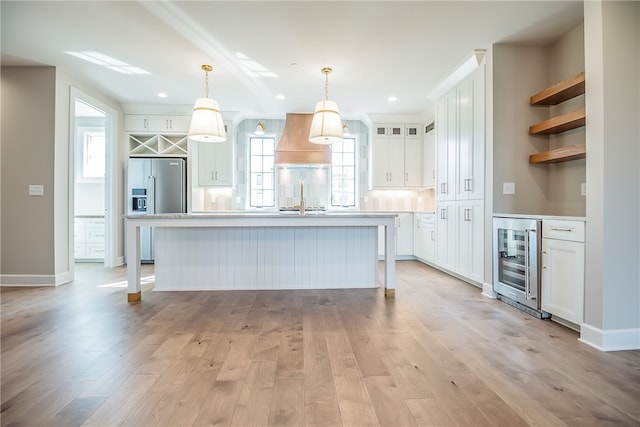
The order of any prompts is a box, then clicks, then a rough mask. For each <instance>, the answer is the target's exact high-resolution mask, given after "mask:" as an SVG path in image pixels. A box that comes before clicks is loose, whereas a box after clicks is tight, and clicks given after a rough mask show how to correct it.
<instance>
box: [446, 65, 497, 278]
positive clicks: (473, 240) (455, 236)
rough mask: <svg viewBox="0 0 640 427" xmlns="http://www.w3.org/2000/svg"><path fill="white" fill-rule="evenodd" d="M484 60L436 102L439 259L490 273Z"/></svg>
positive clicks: (466, 270)
mask: <svg viewBox="0 0 640 427" xmlns="http://www.w3.org/2000/svg"><path fill="white" fill-rule="evenodd" d="M484 131H485V84H484V66H481V67H480V68H478V70H476V71H475V72H474V73H472V74H471V75H469V76H468V77H467V78H466V79H464V80H463V81H462V82H461V83H459V84H458V85H457V86H456V87H455V88H454V89H452V90H451V91H450V92H449V93H447V94H446V95H445V96H444V97H443V98H442V99H441V100H440V101H438V103H437V104H436V137H435V145H436V188H435V190H436V191H435V195H436V214H437V227H436V228H437V230H436V231H437V232H436V236H437V240H436V265H437V266H438V267H441V268H443V269H446V270H449V271H451V272H454V273H456V274H458V275H460V276H461V277H463V278H466V279H470V280H471V281H474V282H477V283H481V282H482V281H483V279H484V244H483V235H484V225H485V224H484V200H483V199H484V173H485V168H484V147H485V138H484Z"/></svg>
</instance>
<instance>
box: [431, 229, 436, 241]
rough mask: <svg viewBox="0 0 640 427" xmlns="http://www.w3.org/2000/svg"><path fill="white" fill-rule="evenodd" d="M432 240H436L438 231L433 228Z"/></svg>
mask: <svg viewBox="0 0 640 427" xmlns="http://www.w3.org/2000/svg"><path fill="white" fill-rule="evenodd" d="M431 240H436V232H435V231H433V230H431Z"/></svg>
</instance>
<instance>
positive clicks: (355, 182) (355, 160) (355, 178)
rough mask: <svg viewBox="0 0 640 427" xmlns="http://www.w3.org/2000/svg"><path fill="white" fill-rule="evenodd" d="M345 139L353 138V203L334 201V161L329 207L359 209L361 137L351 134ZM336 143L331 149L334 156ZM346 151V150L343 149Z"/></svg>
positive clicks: (330, 182) (334, 208)
mask: <svg viewBox="0 0 640 427" xmlns="http://www.w3.org/2000/svg"><path fill="white" fill-rule="evenodd" d="M344 139H352V140H353V205H337V204H334V203H333V186H334V180H333V168H334V164H333V162H332V164H331V176H330V178H329V192H330V194H329V208H330V209H331V210H354V209H359V205H360V203H359V197H358V194H359V188H358V173H359V171H358V169H359V167H358V155H359V150H358V147H359V137H358V135H349V136H345V137H344ZM335 145H336V144H332V145H331V150H332V156H333V147H334V146H335ZM342 152H343V153H344V151H342ZM341 166H344V165H341Z"/></svg>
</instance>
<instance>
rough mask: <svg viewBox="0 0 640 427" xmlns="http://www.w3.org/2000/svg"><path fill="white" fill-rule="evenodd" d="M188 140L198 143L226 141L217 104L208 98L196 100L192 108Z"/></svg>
mask: <svg viewBox="0 0 640 427" xmlns="http://www.w3.org/2000/svg"><path fill="white" fill-rule="evenodd" d="M189 139H191V140H192V141H198V142H223V141H226V140H227V133H226V132H225V130H224V122H223V121H222V114H220V108H219V107H218V102H217V101H215V100H213V99H210V98H198V99H196V103H195V105H194V106H193V115H192V116H191V124H190V126H189Z"/></svg>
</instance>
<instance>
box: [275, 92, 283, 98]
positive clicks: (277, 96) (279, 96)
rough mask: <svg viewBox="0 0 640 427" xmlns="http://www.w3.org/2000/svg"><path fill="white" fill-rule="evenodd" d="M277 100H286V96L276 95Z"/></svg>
mask: <svg viewBox="0 0 640 427" xmlns="http://www.w3.org/2000/svg"><path fill="white" fill-rule="evenodd" d="M276 99H284V95H283V94H281V93H279V94H277V95H276Z"/></svg>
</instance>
